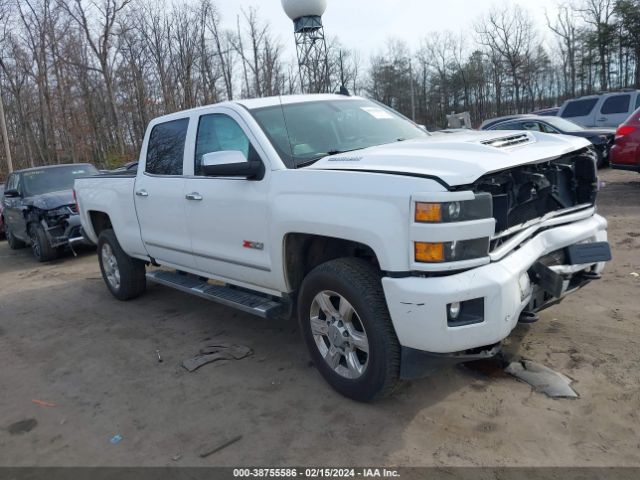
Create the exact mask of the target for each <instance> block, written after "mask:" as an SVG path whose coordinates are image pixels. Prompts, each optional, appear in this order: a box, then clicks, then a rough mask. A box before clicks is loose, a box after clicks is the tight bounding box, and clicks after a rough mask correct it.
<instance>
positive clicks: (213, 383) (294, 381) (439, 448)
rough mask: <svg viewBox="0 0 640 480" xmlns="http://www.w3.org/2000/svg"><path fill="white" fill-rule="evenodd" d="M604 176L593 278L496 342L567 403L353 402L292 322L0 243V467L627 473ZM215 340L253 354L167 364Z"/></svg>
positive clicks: (626, 248)
mask: <svg viewBox="0 0 640 480" xmlns="http://www.w3.org/2000/svg"><path fill="white" fill-rule="evenodd" d="M602 177H603V180H605V181H606V187H605V188H604V190H603V192H602V193H601V197H600V211H601V213H603V214H604V215H605V216H606V217H607V218H608V219H609V222H610V240H611V245H612V247H613V250H614V257H615V259H614V261H613V262H612V264H611V265H610V267H609V268H608V269H607V271H606V275H605V277H604V279H603V280H602V281H600V282H596V283H592V284H591V285H589V286H587V287H586V288H584V289H583V290H582V291H580V292H579V293H577V294H575V295H573V296H572V297H570V298H568V299H567V300H566V301H565V302H563V303H562V304H561V305H558V306H556V307H553V308H552V309H550V310H547V311H545V312H544V313H543V314H542V316H541V317H542V318H541V321H540V322H538V323H537V324H534V325H532V326H529V327H518V328H517V329H516V330H515V331H514V332H513V334H512V336H511V337H510V339H509V340H508V342H507V346H506V349H507V350H508V351H510V352H514V353H518V354H520V355H522V356H524V357H525V358H529V359H533V360H535V361H538V362H541V363H543V364H546V365H548V366H550V367H552V368H554V369H556V370H558V371H561V372H563V373H565V374H566V375H569V376H570V377H572V378H573V379H575V381H576V382H575V384H574V388H575V389H576V390H577V392H578V393H579V394H580V398H579V399H576V400H553V399H550V398H547V397H545V396H544V395H542V394H539V393H534V392H532V390H531V388H530V387H529V386H528V385H526V384H523V383H520V382H518V381H517V380H515V379H513V378H511V377H508V376H502V375H497V376H485V375H483V374H480V373H478V372H474V371H471V370H468V369H465V368H464V367H456V368H451V369H448V370H445V371H442V372H441V373H439V374H438V375H436V376H434V377H431V378H429V379H425V380H422V381H419V382H413V383H410V384H405V385H403V386H402V388H401V389H400V391H399V392H398V393H397V394H396V395H395V396H394V397H393V398H390V399H386V400H384V401H381V402H378V403H376V404H372V405H362V404H357V403H354V402H351V401H349V400H346V399H344V398H342V397H340V396H339V395H337V394H336V393H334V392H333V391H332V390H331V389H330V388H329V387H328V386H327V385H326V384H325V383H324V381H323V380H322V378H321V377H320V375H319V374H318V372H317V371H316V370H315V369H314V368H313V367H311V366H310V363H309V358H308V356H307V352H306V351H305V349H304V346H303V344H302V341H301V340H300V338H299V335H298V332H297V329H296V326H295V325H294V324H289V323H272V322H266V321H264V320H260V319H257V318H254V317H251V316H247V315H244V314H241V313H237V312H235V311H233V310H230V309H228V308H225V307H221V306H218V305H215V304H212V303H208V302H206V301H204V300H200V299H197V298H192V297H189V296H185V295H184V294H180V293H178V292H173V291H171V290H169V289H167V288H164V287H160V286H151V287H150V288H149V290H148V293H147V294H146V295H145V296H144V297H143V298H141V299H139V300H136V301H133V302H130V303H120V302H117V301H116V300H114V299H113V298H112V297H111V296H110V294H109V293H108V291H107V289H106V288H105V286H104V285H103V282H102V279H101V278H100V275H99V270H98V265H97V261H96V259H95V255H94V253H93V252H85V253H83V254H82V255H81V256H80V257H79V258H73V257H70V256H69V257H66V258H63V259H61V260H59V261H57V262H55V263H53V264H49V265H39V264H37V263H36V262H35V261H34V260H33V259H32V257H31V256H30V252H29V251H28V250H22V251H18V252H13V251H11V250H9V248H8V247H7V245H6V242H0V363H1V364H2V367H1V368H0V465H1V466H9V465H12V466H18V465H38V466H42V465H60V466H70V465H82V466H95V465H127V466H134V465H145V466H151V465H153V466H163V465H173V466H186V465H191V466H204V465H299V466H304V465H336V466H348V465H355V466H358V465H359V466H362V465H371V464H377V465H405V466H422V465H439V466H458V465H468V466H470V465H481V466H507V465H508V466H543V465H548V466H614V465H616V466H640V417H639V408H638V407H639V406H640V369H639V368H638V366H639V365H640V335H639V334H640V327H639V325H640V295H639V294H640V278H635V277H633V276H632V275H630V274H631V273H632V272H638V273H640V176H639V175H636V174H632V173H626V172H612V171H604V172H602ZM212 339H215V340H224V341H230V342H234V343H241V344H244V345H248V346H249V347H251V348H252V349H253V350H254V352H255V353H254V355H253V356H252V357H250V358H247V359H244V360H239V361H227V362H223V363H218V364H212V365H208V366H205V367H203V368H202V369H200V370H198V371H197V372H195V373H188V372H187V371H186V370H184V369H183V368H182V367H181V366H180V363H181V361H182V360H184V359H186V358H189V357H191V356H193V355H195V354H196V353H197V352H198V350H199V349H200V348H202V347H204V346H206V345H208V344H210V343H211V340H212ZM156 350H160V352H161V355H162V357H163V359H164V362H163V363H158V361H157V357H156ZM33 400H39V401H41V402H48V404H53V405H54V406H46V405H47V404H42V403H40V404H37V403H34V402H33ZM21 421H23V423H21V424H16V422H21ZM25 430H29V431H25ZM116 434H119V435H121V436H122V441H121V442H120V443H119V444H117V445H113V444H111V443H110V441H109V440H110V438H111V437H113V436H114V435H116ZM237 436H242V438H241V439H240V440H239V441H238V442H236V443H234V444H233V445H231V446H229V447H227V448H225V449H224V450H222V451H220V452H218V453H215V454H213V455H211V456H209V457H207V458H201V457H200V454H201V453H203V452H205V451H207V450H210V449H212V448H214V447H216V446H217V445H220V444H221V443H224V442H225V441H227V440H230V439H233V438H235V437H237Z"/></svg>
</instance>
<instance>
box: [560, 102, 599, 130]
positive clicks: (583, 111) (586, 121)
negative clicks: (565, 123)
mask: <svg viewBox="0 0 640 480" xmlns="http://www.w3.org/2000/svg"><path fill="white" fill-rule="evenodd" d="M601 103H602V102H601V99H600V98H598V97H589V98H578V99H575V100H569V101H568V102H567V103H566V104H565V106H564V107H563V108H562V110H561V111H560V116H561V117H562V118H567V119H569V120H571V121H573V122H575V123H578V124H580V125H582V126H583V127H595V126H596V123H595V112H596V107H597V106H598V104H601Z"/></svg>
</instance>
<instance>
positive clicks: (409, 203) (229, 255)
mask: <svg viewBox="0 0 640 480" xmlns="http://www.w3.org/2000/svg"><path fill="white" fill-rule="evenodd" d="M323 99H327V100H328V99H331V100H336V96H334V95H319V96H293V97H283V98H282V99H256V100H251V101H241V102H238V103H225V104H220V105H215V106H209V107H202V108H198V109H194V110H190V111H187V112H180V113H176V114H173V115H169V116H166V117H162V118H159V119H155V120H154V121H153V122H151V124H150V125H149V128H148V130H147V134H146V136H145V140H144V143H143V147H142V149H141V152H140V159H139V168H138V173H137V177H136V178H132V177H122V176H105V177H93V178H89V179H82V180H80V181H77V182H76V194H77V198H78V203H79V208H80V212H81V218H82V224H83V227H84V231H85V234H86V236H87V237H88V238H89V239H90V240H92V241H93V242H97V240H98V236H97V234H96V232H95V231H94V227H93V224H92V219H91V213H92V212H100V213H103V214H106V215H108V217H109V218H110V220H111V223H112V225H113V230H114V232H115V234H116V236H117V238H118V241H119V243H120V244H121V246H122V248H123V249H124V250H125V252H126V253H127V254H128V255H130V256H132V257H135V258H138V259H141V260H145V261H149V260H153V261H155V262H158V263H159V264H161V265H164V266H167V267H171V268H175V269H179V270H183V271H186V272H190V273H194V274H196V275H199V276H204V277H207V278H212V279H215V280H220V281H223V282H227V283H230V284H233V285H238V286H241V287H244V288H250V289H253V290H255V291H258V292H262V293H267V294H269V295H273V296H283V295H286V294H289V293H291V292H292V291H293V290H294V287H293V286H292V285H291V284H290V281H289V280H290V279H288V278H287V274H286V258H285V248H286V241H287V237H288V236H289V235H291V234H306V235H318V236H323V237H330V238H337V239H343V240H348V241H352V242H358V243H360V244H363V245H365V246H367V247H369V248H371V250H373V252H374V253H375V256H376V259H377V262H378V264H379V267H380V270H381V271H382V272H383V275H384V276H385V278H384V279H383V281H382V284H383V287H384V292H385V296H386V300H387V304H388V307H389V311H390V313H391V317H392V321H393V324H394V327H395V330H396V332H397V335H398V338H399V340H400V343H401V345H403V346H407V347H410V348H415V349H419V350H425V351H429V352H435V353H445V352H458V351H461V350H465V349H469V348H475V347H479V346H484V345H489V344H492V343H496V342H498V341H500V340H502V339H503V338H505V337H506V336H507V335H508V334H509V332H510V331H511V330H512V329H513V327H514V326H515V325H516V323H517V320H518V316H519V315H520V313H521V311H522V310H523V308H524V307H525V305H526V304H527V302H528V301H529V299H530V298H529V297H528V296H527V295H528V294H530V292H527V291H523V289H525V290H526V288H528V287H527V285H526V283H527V282H526V281H525V280H523V275H525V274H526V272H527V270H528V269H529V268H530V267H531V265H532V264H533V263H535V262H536V261H537V259H539V258H540V257H541V256H543V255H545V254H547V253H550V252H553V251H555V250H558V249H561V248H563V247H566V246H567V245H571V244H574V243H579V242H589V241H605V240H606V221H605V220H604V219H602V218H601V217H599V216H598V215H594V214H593V212H591V213H590V214H589V218H585V219H582V220H580V221H575V222H573V223H569V224H562V221H560V222H556V225H555V227H556V228H553V229H550V230H548V231H545V232H542V233H538V234H537V235H536V236H535V237H534V238H532V239H530V240H528V241H527V242H525V243H523V246H522V247H521V248H519V249H518V250H517V251H515V252H511V251H509V252H507V253H508V254H507V253H505V256H504V258H501V259H499V261H492V258H491V256H490V255H487V256H486V257H483V258H477V259H473V260H467V261H461V262H451V263H449V264H440V265H429V264H425V263H417V262H416V261H415V260H414V251H413V242H419V241H429V242H439V241H443V242H444V241H454V242H455V241H462V240H467V239H474V238H478V237H491V236H492V235H493V233H494V232H495V227H496V221H495V220H494V218H487V219H482V220H475V221H469V222H460V223H449V224H446V223H445V224H417V223H416V222H414V221H413V218H414V209H415V203H416V202H419V201H420V202H451V201H464V200H471V199H473V198H474V193H473V192H471V191H470V190H465V189H456V191H449V189H448V187H452V186H464V185H469V184H471V183H473V182H475V181H476V180H478V179H479V178H480V177H483V176H484V175H486V174H489V173H492V172H498V171H502V170H505V169H508V168H512V167H516V166H520V165H527V164H534V163H540V162H545V161H550V160H553V159H557V158H559V157H561V156H563V155H565V154H569V153H571V152H574V151H578V150H581V149H584V148H585V147H587V146H588V145H589V142H588V141H587V140H584V139H579V138H575V137H566V136H562V135H546V134H543V133H532V132H528V133H526V134H523V133H522V132H505V131H497V132H496V131H487V132H482V133H476V134H474V133H470V134H457V135H450V136H444V135H443V136H433V137H430V138H428V139H424V140H408V141H405V142H399V143H396V144H389V145H382V146H378V147H371V148H367V149H363V150H359V151H355V152H351V153H345V154H337V155H332V156H327V157H326V158H323V159H322V160H319V161H317V162H316V163H314V164H313V165H311V166H308V167H304V168H298V169H288V168H287V167H286V165H285V162H284V161H283V159H281V158H280V157H279V155H278V153H277V152H276V150H275V148H274V147H273V146H272V144H271V142H270V141H269V139H268V137H267V136H266V134H265V133H264V132H263V131H262V129H261V128H260V126H259V125H258V123H257V122H256V120H255V119H254V118H253V116H252V115H251V114H250V113H249V111H248V110H247V108H258V107H268V106H273V105H277V102H282V104H290V103H296V102H306V101H322V100H323ZM351 100H353V99H350V98H344V99H343V101H345V102H348V101H351ZM213 113H222V114H225V115H227V116H229V117H231V118H233V119H234V120H235V121H236V122H237V124H238V125H239V126H240V127H241V128H242V130H243V131H244V133H245V134H246V136H247V137H248V138H249V139H250V141H251V144H252V145H253V146H254V147H255V149H256V151H257V153H258V154H259V156H260V158H261V159H262V161H263V162H264V164H265V167H266V172H265V175H264V178H263V179H262V180H261V181H247V180H246V179H238V178H219V177H218V178H211V177H204V176H197V175H196V174H195V170H194V149H195V148H196V135H197V132H198V125H199V119H200V117H201V116H202V115H207V114H213ZM184 118H188V119H189V120H190V122H189V126H188V133H187V136H186V143H185V148H184V162H183V168H182V175H178V176H174V177H171V176H170V177H167V176H154V175H149V174H148V173H145V162H146V158H147V148H148V143H149V136H150V132H151V131H152V129H153V128H154V126H156V125H159V124H161V123H163V122H167V121H171V120H175V119H184ZM510 135H517V136H522V135H526V136H527V138H525V140H524V142H525V143H522V144H520V145H516V146H507V147H502V148H501V147H499V146H492V145H487V144H483V143H482V142H491V141H493V140H495V139H501V138H504V137H506V136H510ZM189 197H192V198H191V199H189ZM247 242H249V243H250V245H251V246H250V247H249V248H247ZM601 269H602V265H599V266H598V270H601ZM454 270H455V271H459V270H465V271H462V272H460V273H454V274H450V275H446V273H447V272H450V271H454ZM412 272H413V273H414V274H415V273H417V274H419V275H414V274H412ZM430 272H440V273H443V274H445V275H444V276H433V277H429V278H424V277H425V276H428V274H429V273H430ZM392 274H393V275H392ZM397 274H405V275H404V278H397ZM475 297H485V298H486V312H485V317H486V321H484V322H483V323H480V324H475V325H470V326H468V327H456V328H450V327H448V326H447V313H446V307H447V305H448V304H450V303H452V302H458V301H464V300H468V299H471V298H475ZM427 313H428V314H427Z"/></svg>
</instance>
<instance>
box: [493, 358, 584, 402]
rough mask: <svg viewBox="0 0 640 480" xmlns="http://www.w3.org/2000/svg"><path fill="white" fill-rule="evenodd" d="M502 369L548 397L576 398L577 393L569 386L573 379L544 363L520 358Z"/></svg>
mask: <svg viewBox="0 0 640 480" xmlns="http://www.w3.org/2000/svg"><path fill="white" fill-rule="evenodd" d="M504 371H505V372H507V373H508V374H510V375H513V376H514V377H516V378H518V379H520V380H522V381H524V382H526V383H528V384H529V385H531V386H532V387H533V389H534V390H535V391H537V392H541V393H544V394H546V395H548V396H549V397H554V398H578V394H577V393H576V392H575V391H574V390H573V389H572V388H571V387H570V385H571V383H573V380H571V379H570V378H569V377H567V376H566V375H563V374H561V373H558V372H555V371H553V370H551V369H550V368H548V367H545V366H544V365H540V364H538V363H534V362H532V361H530V360H522V359H520V360H518V361H514V362H511V363H510V364H509V365H508V366H507V368H505V370H504Z"/></svg>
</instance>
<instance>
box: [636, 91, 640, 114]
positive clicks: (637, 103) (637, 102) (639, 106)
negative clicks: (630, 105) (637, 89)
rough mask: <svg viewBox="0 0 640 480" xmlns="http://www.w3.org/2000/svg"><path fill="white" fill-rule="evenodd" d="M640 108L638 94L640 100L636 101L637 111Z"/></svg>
mask: <svg viewBox="0 0 640 480" xmlns="http://www.w3.org/2000/svg"><path fill="white" fill-rule="evenodd" d="M639 108H640V93H639V94H638V98H637V99H636V110H637V109H639Z"/></svg>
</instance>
